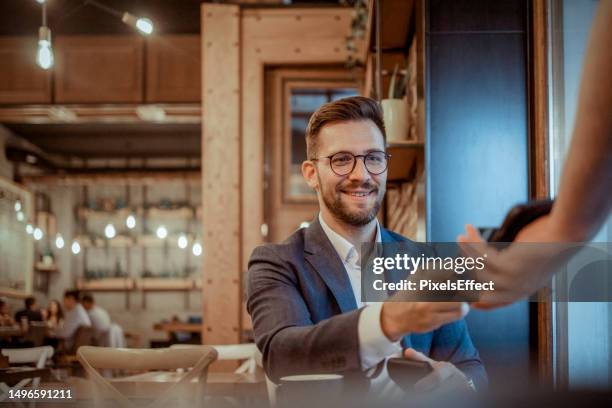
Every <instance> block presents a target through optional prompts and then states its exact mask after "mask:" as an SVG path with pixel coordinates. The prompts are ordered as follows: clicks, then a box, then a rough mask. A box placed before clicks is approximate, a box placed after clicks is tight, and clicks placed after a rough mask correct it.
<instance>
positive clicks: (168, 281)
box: [136, 278, 195, 291]
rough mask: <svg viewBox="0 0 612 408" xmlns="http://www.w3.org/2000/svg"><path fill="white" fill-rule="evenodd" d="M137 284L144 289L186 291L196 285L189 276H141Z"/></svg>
mask: <svg viewBox="0 0 612 408" xmlns="http://www.w3.org/2000/svg"><path fill="white" fill-rule="evenodd" d="M136 286H137V287H138V288H139V289H142V290H143V291H185V290H192V289H194V287H195V285H194V281H193V279H189V278H141V279H138V280H137V281H136Z"/></svg>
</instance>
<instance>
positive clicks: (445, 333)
mask: <svg viewBox="0 0 612 408" xmlns="http://www.w3.org/2000/svg"><path fill="white" fill-rule="evenodd" d="M430 357H431V358H432V359H434V360H436V361H448V362H450V363H453V364H454V365H455V366H456V367H457V368H458V369H460V370H461V371H462V372H463V373H464V374H465V375H466V376H467V377H468V378H470V379H471V380H472V381H473V382H474V385H475V387H476V389H477V390H482V389H484V388H486V387H487V384H488V379H487V372H486V371H485V368H484V365H483V363H482V360H481V359H480V355H479V354H478V350H476V347H474V344H473V343H472V339H471V338H470V334H469V332H468V328H467V324H466V323H465V320H463V319H462V320H458V321H456V322H454V323H450V324H446V325H444V326H442V327H440V328H439V329H438V330H436V331H434V333H433V339H432V344H431V350H430Z"/></svg>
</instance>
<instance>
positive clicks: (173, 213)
mask: <svg viewBox="0 0 612 408" xmlns="http://www.w3.org/2000/svg"><path fill="white" fill-rule="evenodd" d="M194 212H195V214H194ZM201 212H202V211H201V208H200V207H196V208H195V209H194V208H192V207H177V208H168V209H166V208H157V207H149V208H143V207H138V208H128V207H126V208H120V209H117V210H111V211H105V210H93V209H91V208H87V207H79V208H78V209H77V213H78V215H79V217H80V218H82V219H86V218H122V219H125V218H127V217H128V216H129V215H130V214H133V215H134V216H136V217H141V216H142V215H143V214H144V215H145V216H146V218H147V219H149V220H174V219H179V220H181V219H186V220H189V219H192V218H194V215H195V218H199V217H200V215H201Z"/></svg>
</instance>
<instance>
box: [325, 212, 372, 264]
mask: <svg viewBox="0 0 612 408" xmlns="http://www.w3.org/2000/svg"><path fill="white" fill-rule="evenodd" d="M319 223H320V224H321V228H323V231H324V232H325V235H327V238H329V241H330V242H331V244H332V246H333V247H334V249H335V250H336V252H337V253H338V255H340V259H342V261H343V262H349V260H350V258H351V257H352V256H353V253H356V254H357V255H358V253H359V251H357V250H356V249H355V246H354V245H353V244H351V243H350V242H349V241H348V240H347V239H346V238H344V237H343V236H342V235H340V234H338V233H337V232H336V231H334V230H333V229H331V227H330V226H329V225H327V223H326V222H325V220H324V219H323V215H322V214H321V212H319ZM376 242H377V243H380V242H382V239H381V234H380V224H379V222H378V220H376Z"/></svg>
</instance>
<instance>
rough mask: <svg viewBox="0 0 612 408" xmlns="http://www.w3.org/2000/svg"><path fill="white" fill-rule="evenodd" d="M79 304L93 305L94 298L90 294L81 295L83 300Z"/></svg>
mask: <svg viewBox="0 0 612 408" xmlns="http://www.w3.org/2000/svg"><path fill="white" fill-rule="evenodd" d="M81 302H83V303H94V298H93V296H92V295H91V294H90V293H86V294H84V295H83V298H82V300H81Z"/></svg>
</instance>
